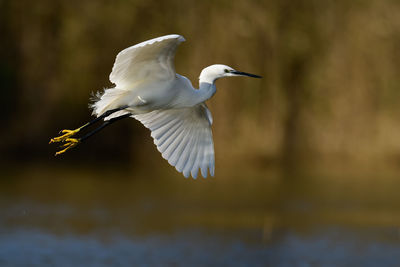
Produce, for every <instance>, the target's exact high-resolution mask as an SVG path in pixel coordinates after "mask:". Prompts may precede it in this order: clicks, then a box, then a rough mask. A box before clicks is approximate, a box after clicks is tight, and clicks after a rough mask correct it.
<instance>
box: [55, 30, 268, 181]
mask: <svg viewBox="0 0 400 267" xmlns="http://www.w3.org/2000/svg"><path fill="white" fill-rule="evenodd" d="M183 41H185V39H184V38H183V37H182V36H180V35H176V34H172V35H166V36H162V37H159V38H155V39H151V40H149V41H145V42H142V43H140V44H137V45H134V46H131V47H129V48H126V49H124V50H122V51H121V52H120V53H119V54H118V55H117V58H116V60H115V63H114V66H113V68H112V72H111V74H110V81H111V82H112V83H114V84H115V87H114V88H110V89H106V90H104V92H103V93H99V94H98V95H97V99H96V100H95V102H94V103H93V104H92V105H91V107H92V109H93V114H94V115H96V116H97V117H98V118H99V119H103V118H104V120H105V121H106V122H107V121H108V122H110V123H111V122H113V121H116V120H117V119H118V118H119V117H120V116H123V115H124V117H126V116H131V117H132V118H135V119H137V120H138V121H140V122H141V123H142V124H143V125H144V126H145V127H147V128H148V129H149V130H150V131H151V136H152V138H153V139H154V144H155V145H156V146H157V149H158V150H159V151H160V153H161V154H162V156H163V158H165V159H166V160H167V161H168V163H169V164H171V165H172V166H175V168H176V170H177V171H179V172H182V173H183V175H184V176H185V177H188V176H189V175H191V176H192V177H193V178H196V177H197V174H198V172H199V170H200V172H201V174H202V176H203V177H207V174H208V172H209V173H210V175H211V176H214V169H215V160H214V145H213V139H212V132H211V124H212V116H211V112H210V111H209V110H208V108H207V106H206V104H205V101H206V100H208V99H209V98H211V97H212V96H213V95H214V94H215V92H216V87H215V84H214V82H215V80H217V79H218V78H222V77H228V76H239V75H241V76H250V77H256V78H260V76H257V75H253V74H248V73H244V72H239V71H236V70H234V69H233V68H231V67H229V66H226V65H221V64H216V65H211V66H209V67H207V68H205V69H203V71H202V72H201V74H200V81H199V83H200V87H199V89H195V88H193V86H192V84H191V82H190V81H189V80H188V79H187V78H186V77H184V76H181V75H179V74H176V73H175V68H174V57H175V52H176V49H177V47H178V45H179V44H180V43H181V42H183ZM94 121H97V120H94ZM91 124H92V122H91V123H89V124H86V125H84V126H82V127H80V128H78V129H77V130H73V131H71V130H64V132H63V133H65V134H64V135H63V136H60V137H56V138H54V139H52V140H51V142H69V143H67V148H66V149H64V150H62V151H60V152H57V153H56V154H61V153H63V152H65V151H66V150H67V149H69V148H70V147H73V146H75V145H76V144H77V143H79V142H80V141H81V140H82V139H83V140H84V139H86V138H87V137H88V136H91V135H92V134H93V133H94V132H97V131H98V130H100V129H102V128H103V127H104V126H103V127H99V128H98V129H97V130H95V131H93V132H92V133H89V135H87V136H84V137H83V138H82V139H72V138H70V137H71V136H72V135H74V134H76V133H77V132H79V131H80V130H82V129H83V128H86V127H87V126H89V125H91ZM105 124H106V123H105ZM106 125H108V124H106Z"/></svg>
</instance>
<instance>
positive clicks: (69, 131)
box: [49, 127, 82, 144]
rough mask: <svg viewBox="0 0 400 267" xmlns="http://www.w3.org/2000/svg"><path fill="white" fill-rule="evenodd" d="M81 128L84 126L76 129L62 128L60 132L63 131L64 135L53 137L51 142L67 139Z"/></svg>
mask: <svg viewBox="0 0 400 267" xmlns="http://www.w3.org/2000/svg"><path fill="white" fill-rule="evenodd" d="M81 128H82V127H80V128H78V129H75V130H62V131H61V132H60V133H63V135H61V136H57V137H54V138H51V139H50V142H49V144H51V143H56V142H65V141H67V139H68V138H70V137H71V136H74V135H75V134H77V133H78V132H79V131H80V130H81Z"/></svg>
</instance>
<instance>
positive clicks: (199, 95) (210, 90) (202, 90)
mask: <svg viewBox="0 0 400 267" xmlns="http://www.w3.org/2000/svg"><path fill="white" fill-rule="evenodd" d="M195 91H196V102H197V103H198V104H199V103H203V102H204V101H206V100H208V99H210V98H211V97H212V96H213V95H214V94H215V92H216V91H217V88H216V87H215V84H214V83H207V82H200V86H199V90H195Z"/></svg>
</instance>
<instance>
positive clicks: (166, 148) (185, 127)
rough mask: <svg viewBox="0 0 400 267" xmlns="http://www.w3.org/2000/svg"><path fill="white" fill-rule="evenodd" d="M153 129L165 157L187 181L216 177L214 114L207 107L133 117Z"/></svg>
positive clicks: (203, 105)
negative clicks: (208, 175) (213, 137)
mask: <svg viewBox="0 0 400 267" xmlns="http://www.w3.org/2000/svg"><path fill="white" fill-rule="evenodd" d="M132 117H133V118H135V119H137V120H138V121H140V122H141V123H143V125H144V126H145V127H147V128H149V129H150V131H151V136H152V137H153V139H154V144H155V145H156V146H157V149H158V151H160V152H161V154H162V157H163V158H164V159H166V160H168V163H169V164H171V165H172V166H175V168H176V170H177V171H178V172H182V173H183V175H184V176H185V177H186V178H187V177H189V175H190V174H191V175H192V177H193V178H196V177H197V174H198V172H199V169H200V170H201V175H202V176H203V177H204V178H206V177H207V173H208V171H207V170H209V171H210V175H211V176H214V169H215V161H214V143H213V139H212V132H211V124H212V117H211V112H210V111H209V110H208V108H207V106H206V105H205V104H201V105H198V106H195V107H191V108H182V109H170V110H155V111H152V112H150V113H146V114H140V115H133V116H132Z"/></svg>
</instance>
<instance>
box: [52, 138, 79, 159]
mask: <svg viewBox="0 0 400 267" xmlns="http://www.w3.org/2000/svg"><path fill="white" fill-rule="evenodd" d="M54 142H60V141H54ZM63 142H66V143H65V144H63V145H62V146H61V148H63V147H65V148H64V149H63V150H60V151H58V152H56V154H55V156H57V155H60V154H62V153H64V152H66V151H67V150H69V149H71V148H73V147H75V146H77V145H78V144H79V143H80V139H77V138H65V140H63Z"/></svg>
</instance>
